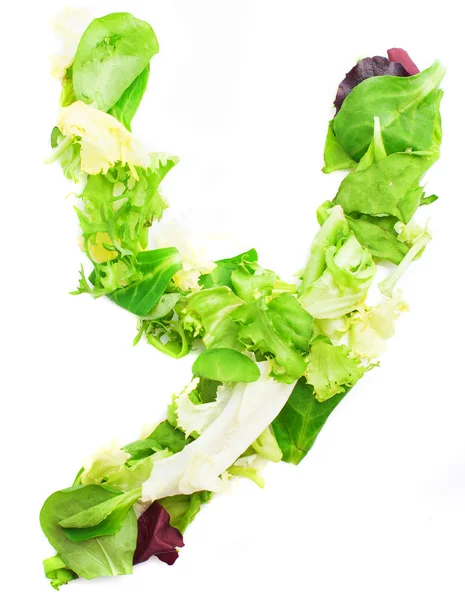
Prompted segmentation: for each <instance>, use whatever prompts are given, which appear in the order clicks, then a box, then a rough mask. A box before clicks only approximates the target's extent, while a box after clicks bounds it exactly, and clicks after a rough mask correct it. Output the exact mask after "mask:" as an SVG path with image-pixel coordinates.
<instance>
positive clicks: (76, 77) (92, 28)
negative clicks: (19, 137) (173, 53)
mask: <svg viewBox="0 0 465 600" xmlns="http://www.w3.org/2000/svg"><path fill="white" fill-rule="evenodd" d="M157 52H158V41H157V38H156V37H155V33H154V32H153V29H152V28H151V27H150V25H149V24H148V23H146V22H145V21H140V20H139V19H136V18H134V17H133V16H132V15H131V14H129V13H123V12H120V13H112V14H109V15H107V16H105V17H101V18H99V19H94V20H93V21H92V23H91V24H90V25H89V27H88V28H87V29H86V31H85V32H84V34H83V36H82V38H81V40H80V42H79V46H78V48H77V51H76V56H75V58H74V63H73V85H74V91H75V94H76V97H77V99H78V100H82V101H83V102H85V103H86V104H93V105H94V106H95V108H98V109H99V110H102V111H103V112H107V111H108V110H110V109H111V108H112V107H113V106H114V105H115V104H116V103H117V102H118V100H119V99H120V98H121V96H122V95H123V94H124V92H125V91H126V90H127V88H128V87H129V86H130V85H131V84H132V82H133V81H134V80H135V79H136V78H137V77H138V76H139V75H140V74H141V73H142V71H143V70H144V69H145V68H146V67H147V65H148V64H149V62H150V59H151V58H152V57H153V56H154V54H156V53H157Z"/></svg>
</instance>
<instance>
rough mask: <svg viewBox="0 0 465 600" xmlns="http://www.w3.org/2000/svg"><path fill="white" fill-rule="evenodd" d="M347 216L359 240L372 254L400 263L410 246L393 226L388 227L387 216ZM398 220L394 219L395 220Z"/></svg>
mask: <svg viewBox="0 0 465 600" xmlns="http://www.w3.org/2000/svg"><path fill="white" fill-rule="evenodd" d="M346 218H347V223H348V224H349V227H350V229H351V230H352V231H353V232H354V234H355V237H356V238H357V240H358V241H359V242H360V244H362V246H365V247H366V248H368V250H369V251H370V253H371V254H372V256H375V257H376V258H379V259H384V260H388V261H390V262H392V263H394V264H396V265H398V264H399V263H400V261H401V260H402V259H403V257H404V256H405V255H406V254H407V251H408V248H407V247H406V246H405V244H403V243H402V242H401V241H400V240H398V238H397V234H396V232H395V231H394V228H393V227H392V226H389V227H386V225H385V218H383V217H371V220H367V219H360V218H358V219H357V218H352V217H346ZM396 220H397V219H395V218H394V219H393V221H394V222H395V221H396Z"/></svg>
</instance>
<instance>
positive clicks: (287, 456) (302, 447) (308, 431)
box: [272, 378, 348, 465]
mask: <svg viewBox="0 0 465 600" xmlns="http://www.w3.org/2000/svg"><path fill="white" fill-rule="evenodd" d="M347 391H348V390H347ZM347 391H345V392H343V393H340V394H337V395H336V396H333V397H332V398H330V399H329V400H326V401H325V402H319V401H318V400H317V399H316V398H315V394H314V392H313V387H312V386H311V385H308V384H307V383H306V382H305V379H304V378H302V379H300V380H299V381H298V382H297V384H296V386H295V388H294V390H293V392H292V394H291V395H290V396H289V400H288V401H287V402H286V404H285V406H284V408H283V409H282V411H281V412H280V413H279V415H278V416H277V417H276V419H275V420H274V421H273V424H272V429H273V433H274V434H275V437H276V441H277V442H278V444H279V447H280V448H281V450H282V453H283V460H284V461H285V462H288V463H292V464H294V465H298V464H299V463H300V461H301V460H302V459H303V458H305V456H306V455H307V452H308V451H309V450H310V448H311V447H312V446H313V444H314V443H315V440H316V438H317V436H318V434H319V433H320V431H321V429H322V428H323V425H324V424H325V423H326V420H327V419H328V417H329V415H330V414H331V413H332V412H333V410H334V409H335V408H336V406H337V405H338V404H339V402H340V401H341V400H342V399H343V398H344V396H345V395H346V394H347Z"/></svg>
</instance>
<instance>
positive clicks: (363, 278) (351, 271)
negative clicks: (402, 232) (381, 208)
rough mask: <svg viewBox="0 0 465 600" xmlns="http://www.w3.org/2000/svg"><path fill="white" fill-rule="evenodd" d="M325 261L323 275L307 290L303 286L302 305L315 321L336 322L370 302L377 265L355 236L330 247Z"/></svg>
mask: <svg viewBox="0 0 465 600" xmlns="http://www.w3.org/2000/svg"><path fill="white" fill-rule="evenodd" d="M328 221H329V219H328ZM328 221H327V222H328ZM327 222H326V223H327ZM326 223H325V224H324V225H323V227H324V226H325V225H326ZM310 260H312V256H310ZM321 260H322V259H321ZM324 260H325V265H326V268H325V270H324V272H323V274H322V275H321V276H320V277H319V278H318V279H317V280H316V281H314V282H313V283H312V284H311V285H310V286H309V287H307V288H306V289H304V286H303V283H302V286H301V289H300V293H301V296H300V298H299V301H300V303H301V304H302V306H303V307H304V308H305V309H306V310H307V311H308V312H309V313H310V314H311V315H312V316H313V317H314V318H316V319H335V318H338V317H342V316H344V315H346V314H348V313H350V312H352V311H353V310H355V308H356V307H357V305H358V304H360V303H361V302H363V301H364V300H365V299H366V296H367V293H368V289H369V288H370V286H371V283H372V282H373V279H374V276H375V273H376V265H375V263H374V261H373V258H372V256H371V254H370V252H369V251H368V250H367V249H366V248H363V247H362V246H361V245H360V243H359V242H358V241H357V238H356V237H355V235H354V234H353V233H350V234H349V235H348V236H347V238H346V239H345V241H343V242H339V244H338V246H327V247H326V248H325V253H324ZM302 292H303V293H302Z"/></svg>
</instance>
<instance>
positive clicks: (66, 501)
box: [40, 485, 137, 579]
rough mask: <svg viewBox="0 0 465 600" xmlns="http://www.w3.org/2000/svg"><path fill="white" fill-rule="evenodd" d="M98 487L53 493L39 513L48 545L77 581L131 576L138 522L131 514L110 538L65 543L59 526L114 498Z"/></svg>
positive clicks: (108, 491)
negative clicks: (79, 513) (74, 574)
mask: <svg viewBox="0 0 465 600" xmlns="http://www.w3.org/2000/svg"><path fill="white" fill-rule="evenodd" d="M114 495H115V492H112V491H110V490H108V489H105V487H103V486H101V485H83V486H77V487H73V488H67V489H65V490H61V491H59V492H55V493H54V494H52V495H51V496H49V498H48V499H47V500H46V501H45V504H44V506H43V507H42V510H41V512H40V524H41V527H42V530H43V532H44V534H45V536H46V537H47V539H48V541H49V542H50V544H51V545H52V546H53V547H54V548H55V550H56V552H57V553H58V554H59V556H60V558H61V559H62V561H63V562H64V563H65V564H66V566H67V567H68V569H71V570H72V571H74V573H76V575H78V576H79V577H83V578H84V579H94V577H104V576H112V575H123V574H126V573H132V558H133V555H134V551H135V549H136V541H137V519H136V515H135V513H134V511H133V510H130V511H129V512H128V513H127V515H126V518H125V520H124V523H123V525H122V527H121V529H120V530H119V531H117V532H116V533H115V534H113V535H105V536H102V537H100V538H92V539H88V540H83V541H81V542H79V543H76V542H72V541H71V540H69V539H68V537H67V536H66V534H65V532H64V531H63V529H62V527H60V525H59V522H60V521H62V520H63V519H66V518H67V517H70V516H71V515H73V514H75V513H76V512H77V511H79V510H86V509H88V508H90V507H92V506H94V505H95V504H98V503H100V502H104V501H106V500H108V499H109V498H111V497H113V496H114Z"/></svg>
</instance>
